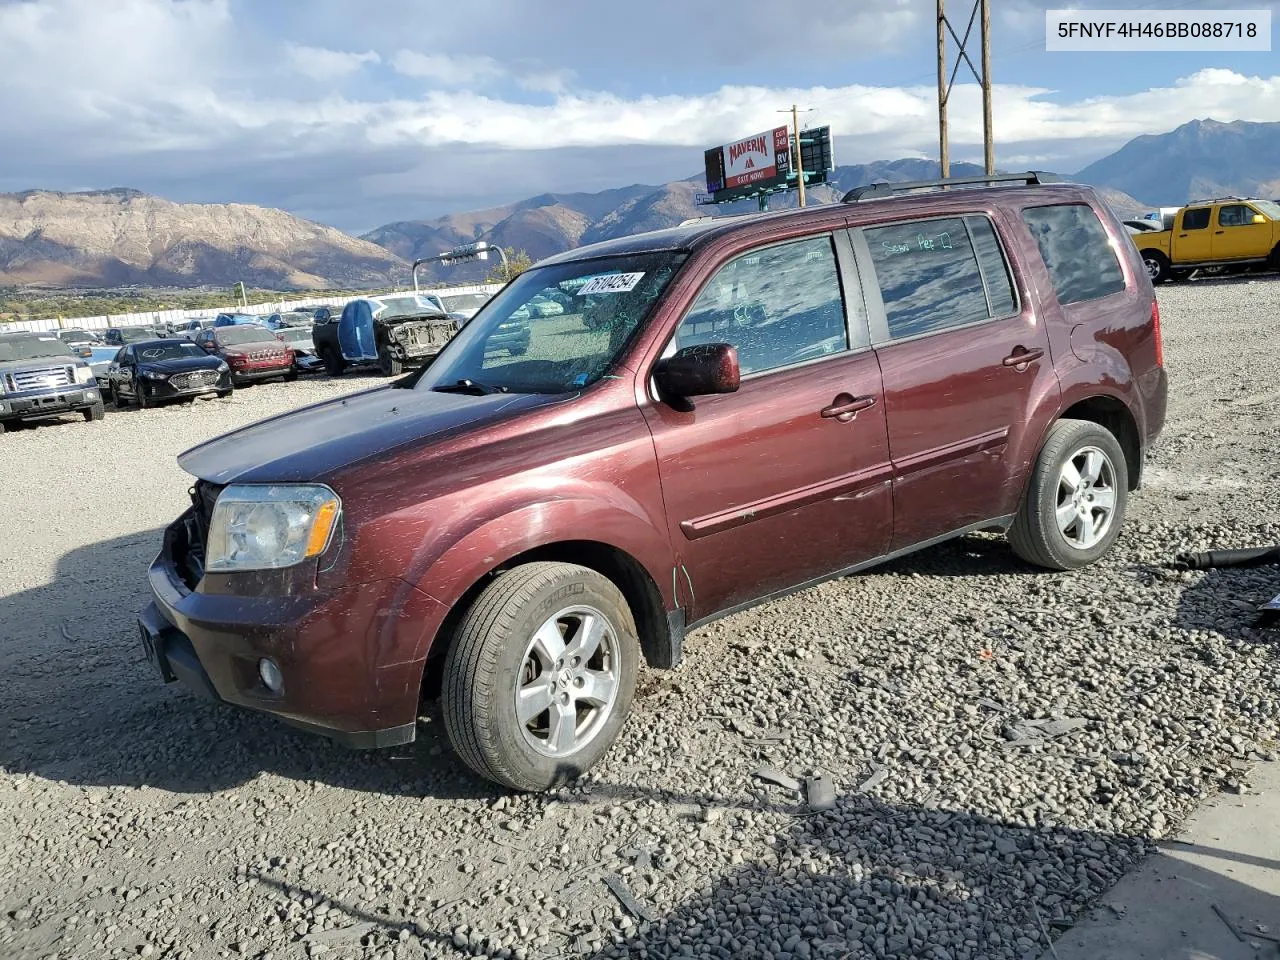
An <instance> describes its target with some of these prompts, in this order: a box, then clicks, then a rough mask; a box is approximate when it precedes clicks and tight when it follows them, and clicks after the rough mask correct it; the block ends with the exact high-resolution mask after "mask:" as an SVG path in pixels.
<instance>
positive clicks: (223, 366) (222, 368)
mask: <svg viewBox="0 0 1280 960" xmlns="http://www.w3.org/2000/svg"><path fill="white" fill-rule="evenodd" d="M230 369H231V368H230V367H229V366H227V361H225V360H219V361H218V372H219V373H226V372H227V371H228V370H230Z"/></svg>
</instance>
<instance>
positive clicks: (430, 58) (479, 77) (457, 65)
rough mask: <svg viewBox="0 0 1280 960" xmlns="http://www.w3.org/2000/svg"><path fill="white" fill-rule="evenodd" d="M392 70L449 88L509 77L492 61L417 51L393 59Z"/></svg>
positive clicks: (479, 57)
mask: <svg viewBox="0 0 1280 960" xmlns="http://www.w3.org/2000/svg"><path fill="white" fill-rule="evenodd" d="M391 66H392V67H393V68H394V69H395V71H396V72H397V73H400V74H403V75H404V76H406V77H413V78H415V79H419V80H428V81H430V82H432V83H436V84H439V85H441V86H446V87H466V86H476V85H482V84H486V83H489V82H490V81H493V80H497V79H499V78H500V77H502V76H503V75H504V74H505V73H506V71H505V70H503V69H502V67H501V66H499V64H498V61H496V60H494V59H493V58H492V57H482V56H473V55H468V54H462V55H450V54H446V53H419V52H418V51H416V50H400V51H398V52H397V53H396V55H395V56H394V57H392V58H391Z"/></svg>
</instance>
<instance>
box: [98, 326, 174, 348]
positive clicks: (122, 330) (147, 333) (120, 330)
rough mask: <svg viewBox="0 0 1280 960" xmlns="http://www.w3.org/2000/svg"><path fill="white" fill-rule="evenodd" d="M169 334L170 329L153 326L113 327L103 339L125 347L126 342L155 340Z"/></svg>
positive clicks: (107, 342)
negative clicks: (161, 329)
mask: <svg viewBox="0 0 1280 960" xmlns="http://www.w3.org/2000/svg"><path fill="white" fill-rule="evenodd" d="M167 335H168V331H160V330H156V329H154V328H153V327H112V328H111V329H110V330H108V331H107V335H106V336H105V337H103V338H102V339H103V342H104V343H106V344H107V345H108V346H112V347H123V346H124V345H125V344H126V343H137V342H138V341H140V340H154V339H156V338H157V337H163V336H167Z"/></svg>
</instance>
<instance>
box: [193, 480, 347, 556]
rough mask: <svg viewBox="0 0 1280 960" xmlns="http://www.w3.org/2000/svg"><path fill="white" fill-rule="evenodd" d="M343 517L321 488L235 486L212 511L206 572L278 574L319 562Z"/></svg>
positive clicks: (338, 505)
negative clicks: (282, 569)
mask: <svg viewBox="0 0 1280 960" xmlns="http://www.w3.org/2000/svg"><path fill="white" fill-rule="evenodd" d="M341 512H342V501H341V500H339V499H338V495H337V494H336V493H334V492H333V491H332V490H330V489H329V488H328V487H326V486H324V485H322V484H297V485H294V484H288V485H285V484H281V485H267V484H262V485H250V484H232V485H231V486H229V487H227V488H226V489H225V490H223V491H222V493H220V494H219V495H218V501H217V503H216V504H214V507H213V519H212V520H211V521H210V523H209V543H208V546H207V548H206V551H205V553H206V558H205V567H206V569H208V570H211V571H229V570H274V569H278V568H280V567H291V566H293V565H294V564H295V563H301V562H302V561H303V560H305V559H307V558H308V557H317V556H319V555H320V554H322V553H324V551H325V548H326V547H328V546H329V540H330V538H331V537H332V535H333V530H334V527H335V526H337V520H338V515H339V514H340V513H341Z"/></svg>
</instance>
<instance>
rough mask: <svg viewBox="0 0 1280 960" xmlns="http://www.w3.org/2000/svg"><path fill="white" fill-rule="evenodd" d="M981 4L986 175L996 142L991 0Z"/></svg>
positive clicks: (990, 172) (992, 169) (991, 171)
mask: <svg viewBox="0 0 1280 960" xmlns="http://www.w3.org/2000/svg"><path fill="white" fill-rule="evenodd" d="M980 3H981V5H982V161H983V165H984V166H985V167H986V171H985V172H986V174H987V176H989V177H990V176H993V175H994V174H995V172H996V143H995V137H994V136H993V135H992V126H991V0H980Z"/></svg>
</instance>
